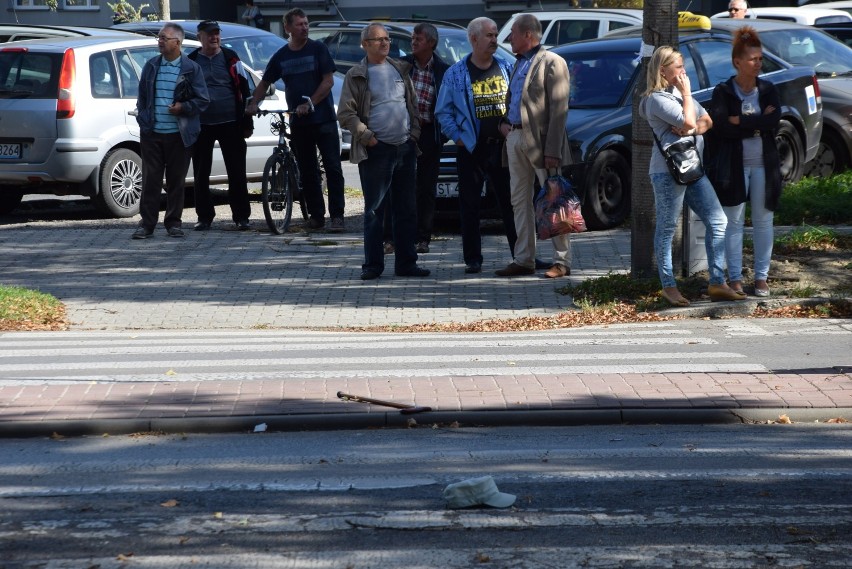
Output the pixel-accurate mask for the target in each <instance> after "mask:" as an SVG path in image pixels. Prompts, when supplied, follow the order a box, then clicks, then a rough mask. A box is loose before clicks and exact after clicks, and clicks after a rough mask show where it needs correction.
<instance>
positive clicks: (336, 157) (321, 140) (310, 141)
mask: <svg viewBox="0 0 852 569" xmlns="http://www.w3.org/2000/svg"><path fill="white" fill-rule="evenodd" d="M291 133H292V136H293V137H292V139H291V140H292V141H293V151H294V152H295V153H296V161H297V162H298V163H299V174H300V175H301V176H302V193H303V194H304V199H305V200H306V201H305V205H306V207H307V208H308V215H309V216H310V217H312V218H314V219H324V218H325V202H324V201H323V199H322V181H321V179H320V173H319V163H318V162H317V151H319V153H320V156H322V165H323V169H324V170H325V179H326V182H327V183H328V215H329V216H331V217H343V207H344V197H343V167H342V166H341V165H340V138H339V137H338V136H337V123H336V122H335V121H327V122H324V123H320V124H313V125H308V126H294V127H291Z"/></svg>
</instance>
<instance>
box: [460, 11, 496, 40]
mask: <svg viewBox="0 0 852 569" xmlns="http://www.w3.org/2000/svg"><path fill="white" fill-rule="evenodd" d="M485 24H493V25H494V26H495V27H496V26H497V23H496V22H495V21H494V20H492V19H491V18H486V17H485V16H480V17H479V18H474V19H472V20H471V21H470V23H469V24H468V25H467V37H473V36H477V37H479V36H481V35H482V28H483V27H485Z"/></svg>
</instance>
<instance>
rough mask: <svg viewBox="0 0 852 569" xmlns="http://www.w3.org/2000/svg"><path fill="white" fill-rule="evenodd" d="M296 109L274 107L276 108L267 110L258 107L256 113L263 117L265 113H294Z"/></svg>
mask: <svg viewBox="0 0 852 569" xmlns="http://www.w3.org/2000/svg"><path fill="white" fill-rule="evenodd" d="M294 114H296V111H291V110H290V109H274V110H266V109H258V110H257V112H256V113H255V115H256V116H259V117H262V116H265V115H294Z"/></svg>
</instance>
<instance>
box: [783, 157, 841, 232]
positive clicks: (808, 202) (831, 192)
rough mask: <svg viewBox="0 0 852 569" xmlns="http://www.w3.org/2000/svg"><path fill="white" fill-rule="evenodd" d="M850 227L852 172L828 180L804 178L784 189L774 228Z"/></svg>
mask: <svg viewBox="0 0 852 569" xmlns="http://www.w3.org/2000/svg"><path fill="white" fill-rule="evenodd" d="M803 223H807V224H811V225H817V224H819V225H838V224H847V223H852V170H847V171H846V172H844V173H842V174H838V175H837V176H832V177H830V178H803V179H802V180H800V181H798V182H796V183H795V184H790V185H788V186H785V187H784V190H783V191H782V192H781V202H780V204H779V206H778V209H776V210H775V225H801V224H803Z"/></svg>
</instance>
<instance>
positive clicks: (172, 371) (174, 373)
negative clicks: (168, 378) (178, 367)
mask: <svg viewBox="0 0 852 569" xmlns="http://www.w3.org/2000/svg"><path fill="white" fill-rule="evenodd" d="M166 375H177V372H176V371H175V370H173V369H170V370H169V371H167V372H166Z"/></svg>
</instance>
